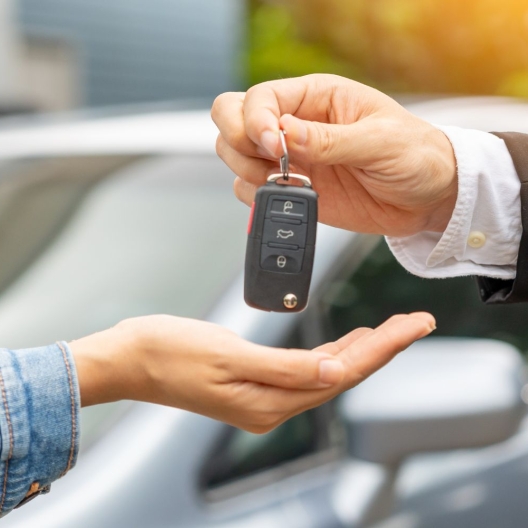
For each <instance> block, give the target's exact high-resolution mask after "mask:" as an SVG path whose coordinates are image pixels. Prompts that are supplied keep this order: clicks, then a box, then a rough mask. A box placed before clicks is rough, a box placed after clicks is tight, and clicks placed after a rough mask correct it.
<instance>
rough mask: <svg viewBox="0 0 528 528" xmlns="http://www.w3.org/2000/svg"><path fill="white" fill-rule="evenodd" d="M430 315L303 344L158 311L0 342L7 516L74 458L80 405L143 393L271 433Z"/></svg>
mask: <svg viewBox="0 0 528 528" xmlns="http://www.w3.org/2000/svg"><path fill="white" fill-rule="evenodd" d="M434 324H435V323H434V319H433V318H432V316H430V315H429V314H411V315H400V316H395V317H393V318H391V319H389V320H388V321H387V322H385V323H384V324H383V325H381V326H380V327H378V328H376V329H374V330H373V329H368V328H361V329H357V330H355V331H353V332H352V333H350V334H349V335H347V336H345V337H343V338H342V339H340V340H339V341H336V342H335V343H327V344H325V345H323V346H321V347H319V348H317V349H316V350H314V351H304V350H286V349H274V348H269V347H264V346H260V345H255V344H252V343H249V342H248V341H245V340H243V339H241V338H240V337H238V336H237V335H235V334H234V333H232V332H230V331H228V330H225V329H223V328H221V327H219V326H217V325H214V324H210V323H205V322H199V321H194V320H190V319H182V318H178V317H171V316H166V315H160V316H150V317H140V318H136V319H130V320H126V321H123V322H122V323H120V324H118V325H117V326H115V327H114V328H111V329H109V330H105V331H103V332H99V333H97V334H94V335H91V336H88V337H85V338H83V339H79V340H78V341H74V342H72V343H70V344H67V343H58V344H56V345H52V346H50V347H43V348H35V349H29V350H19V351H10V350H0V385H1V387H0V388H1V393H2V399H3V402H2V403H3V405H2V406H1V407H0V409H1V410H0V430H1V433H2V441H3V442H2V453H1V457H0V475H1V477H0V478H1V479H2V480H1V482H2V491H1V496H0V515H6V514H7V513H9V511H11V510H12V509H13V508H14V507H16V506H17V505H20V504H21V503H24V502H25V501H27V500H30V499H31V498H33V497H35V496H37V495H39V494H41V493H46V492H48V491H49V489H50V485H51V483H52V481H53V480H55V479H57V478H60V477H61V476H63V475H65V474H66V473H67V472H68V471H69V470H70V469H72V468H73V467H74V466H75V462H76V458H77V453H78V447H79V438H80V430H79V411H80V407H81V405H82V406H87V405H95V404H101V403H107V402H112V401H117V400H122V399H131V400H140V401H146V402H151V403H157V404H161V405H169V406H173V407H179V408H181V409H186V410H189V411H192V412H196V413H200V414H204V415H206V416H210V417H212V418H215V419H218V420H222V421H224V422H226V423H229V424H232V425H234V426H236V427H240V428H243V429H246V430H248V431H252V432H255V433H264V432H267V431H269V430H271V429H272V428H274V427H276V426H278V425H279V424H281V423H282V422H284V421H286V420H287V419H289V418H290V417H292V416H294V415H296V414H298V413H300V412H303V411H305V410H307V409H309V408H312V407H315V406H317V405H320V404H322V403H324V402H325V401H328V400H329V399H331V398H333V397H335V396H336V395H337V394H339V393H340V392H342V391H344V390H347V389H349V388H351V387H353V386H355V385H357V384H358V383H360V382H361V381H362V380H363V379H365V378H366V377H368V376H369V375H370V374H372V373H373V372H375V371H376V370H378V369H379V368H381V367H382V366H383V365H385V364H386V363H387V362H388V361H390V360H391V359H392V358H393V357H394V356H395V355H396V354H397V353H398V352H400V351H401V350H403V349H404V348H406V347H407V346H409V345H410V344H411V343H412V342H413V341H415V340H417V339H420V338H422V337H424V336H426V335H427V334H429V333H430V332H431V331H432V330H433V329H434Z"/></svg>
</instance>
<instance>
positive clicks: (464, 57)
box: [250, 0, 528, 97]
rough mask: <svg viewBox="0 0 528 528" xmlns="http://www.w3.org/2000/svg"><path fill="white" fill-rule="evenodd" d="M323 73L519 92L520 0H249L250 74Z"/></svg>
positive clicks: (525, 75) (391, 86)
mask: <svg viewBox="0 0 528 528" xmlns="http://www.w3.org/2000/svg"><path fill="white" fill-rule="evenodd" d="M323 71H324V72H331V73H338V74H341V75H346V76H349V77H352V78H355V79H357V80H360V81H363V82H367V83H369V84H373V85H375V86H378V87H380V88H381V89H383V90H386V91H393V92H394V91H399V92H414V93H416V92H426V93H465V94H482V93H485V94H502V95H516V96H524V97H528V3H527V2H526V0H500V1H499V0H465V1H461V0H276V1H275V2H269V1H265V0H252V9H251V45H250V80H251V81H252V82H257V81H260V80H263V79H265V78H273V77H277V76H279V75H298V74H302V73H308V72H323Z"/></svg>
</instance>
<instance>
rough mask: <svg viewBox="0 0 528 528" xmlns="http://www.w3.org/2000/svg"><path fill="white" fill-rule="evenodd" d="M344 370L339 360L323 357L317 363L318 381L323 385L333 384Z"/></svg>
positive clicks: (337, 381)
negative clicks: (323, 358)
mask: <svg viewBox="0 0 528 528" xmlns="http://www.w3.org/2000/svg"><path fill="white" fill-rule="evenodd" d="M344 373H345V371H344V368H343V364H342V363H341V361H337V360H335V359H325V360H323V361H321V363H319V381H320V382H321V383H322V384H324V385H335V384H336V383H339V382H340V381H341V380H342V379H343V375H344Z"/></svg>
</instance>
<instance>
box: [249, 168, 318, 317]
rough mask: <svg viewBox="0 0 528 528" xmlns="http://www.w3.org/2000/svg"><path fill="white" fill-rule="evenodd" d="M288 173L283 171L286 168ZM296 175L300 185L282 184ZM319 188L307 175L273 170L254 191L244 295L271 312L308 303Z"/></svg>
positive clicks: (293, 309) (294, 310)
mask: <svg viewBox="0 0 528 528" xmlns="http://www.w3.org/2000/svg"><path fill="white" fill-rule="evenodd" d="M286 174H287V173H286ZM290 178H295V179H296V180H300V181H302V182H303V184H304V185H303V187H298V186H294V185H282V184H279V183H277V182H278V180H280V179H290ZM317 198H318V196H317V193H316V192H315V191H314V190H313V189H312V185H311V182H310V179H309V178H307V177H306V176H300V175H296V174H287V178H285V174H284V173H283V174H274V175H272V176H270V177H269V178H268V182H267V184H266V185H264V186H263V187H261V188H260V189H259V190H258V191H257V194H256V197H255V202H254V203H253V207H252V209H251V215H250V220H249V226H248V241H247V249H246V267H245V280H244V299H245V301H246V303H247V304H248V305H249V306H252V307H253V308H258V309H260V310H266V311H272V312H300V311H302V310H303V309H304V308H305V307H306V305H307V303H308V292H309V290H310V282H311V279H312V267H313V260H314V255H315V239H316V231H317Z"/></svg>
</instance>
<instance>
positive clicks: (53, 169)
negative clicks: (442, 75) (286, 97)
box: [0, 98, 528, 528]
mask: <svg viewBox="0 0 528 528" xmlns="http://www.w3.org/2000/svg"><path fill="white" fill-rule="evenodd" d="M408 108H409V110H411V111H413V112H415V113H417V114H418V115H420V116H421V117H423V118H424V119H427V120H429V121H432V122H433V123H437V124H452V125H460V126H465V127H472V128H479V129H482V130H510V131H511V130H516V131H521V132H522V131H525V132H528V105H526V104H525V103H522V102H518V101H514V100H508V99H497V98H461V99H444V100H435V101H428V102H421V103H416V104H409V105H408ZM215 138H216V129H215V127H214V125H213V124H212V122H211V121H210V118H209V115H208V112H207V111H205V110H204V111H171V110H167V111H160V110H159V109H157V110H155V111H152V112H143V113H138V114H131V115H124V116H123V115H121V116H120V115H113V116H112V115H107V116H105V115H104V114H98V115H94V116H90V115H87V116H82V117H73V118H61V119H58V118H55V119H51V118H49V119H44V118H42V119H35V120H21V121H16V120H4V121H3V123H0V345H1V346H3V347H10V348H21V347H28V346H33V345H45V344H49V343H52V342H54V341H57V340H60V339H65V340H71V339H73V338H76V337H80V336H83V335H86V334H88V333H91V332H94V331H97V330H100V329H102V328H106V327H108V326H110V325H113V324H115V323H116V322H118V321H119V320H121V319H123V318H125V317H130V316H135V315H141V314H148V313H160V312H164V313H171V314H177V315H182V316H189V317H198V318H207V319H209V320H212V321H215V322H218V323H220V324H222V325H225V326H227V327H229V328H231V329H233V330H234V331H236V332H237V333H239V334H241V335H243V336H244V337H245V338H247V339H250V340H254V341H256V342H261V343H263V344H268V345H280V346H292V347H293V346H295V347H313V346H316V345H318V344H320V343H321V342H323V341H328V340H331V339H336V338H337V337H338V336H340V335H342V334H343V333H345V332H347V331H349V330H350V329H351V328H353V327H356V326H363V325H376V324H379V323H380V322H381V321H382V320H383V319H384V318H385V317H387V316H389V315H391V314H392V313H395V312H409V311H412V310H416V309H426V310H430V311H432V312H433V313H434V314H435V316H436V317H437V320H438V331H437V333H436V336H437V337H431V338H427V339H425V340H423V341H421V342H419V343H417V344H415V345H413V347H411V349H410V350H409V351H407V352H405V353H403V354H401V355H400V356H399V357H398V358H397V359H396V360H395V361H394V362H392V363H391V364H390V365H389V366H388V367H386V368H385V369H383V370H382V371H381V372H379V373H378V374H376V375H375V376H373V377H372V378H371V379H370V380H368V381H367V382H365V383H364V384H363V385H361V386H359V387H358V388H356V389H354V390H352V391H349V393H347V394H345V395H343V396H341V397H340V398H338V399H337V400H336V401H335V402H332V403H330V404H327V405H325V406H323V407H321V408H319V409H316V410H312V411H309V412H307V413H304V414H302V415H300V416H298V417H296V418H293V419H292V420H290V421H289V422H287V423H286V424H284V425H282V426H281V427H279V428H277V429H276V430H275V431H273V432H271V433H268V434H266V435H262V436H258V435H252V434H249V433H246V432H242V431H239V430H236V429H234V428H231V427H229V426H226V425H224V424H222V423H219V422H216V421H214V420H210V419H208V418H204V417H201V416H198V415H193V414H190V413H188V412H184V411H181V410H177V409H170V408H165V407H159V406H154V405H147V404H140V403H130V402H121V403H117V404H113V405H106V406H101V407H94V408H88V409H85V410H83V416H82V447H81V453H80V456H79V461H78V464H77V467H76V468H75V469H74V470H73V471H72V472H71V473H69V474H68V475H67V476H66V477H64V478H63V479H61V480H60V481H58V482H56V483H54V484H53V486H52V491H51V494H49V495H46V496H44V497H39V498H38V499H36V500H35V501H32V502H31V503H30V504H28V505H26V506H24V507H23V508H21V509H19V510H16V511H14V512H13V513H12V514H10V515H9V516H8V517H7V518H6V519H4V520H3V521H2V526H3V527H5V528H7V527H11V528H15V527H16V528H22V527H23V528H28V527H39V528H121V527H123V528H124V527H127V528H199V527H200V528H215V527H218V528H296V527H299V528H301V527H302V528H309V527H313V528H323V527H325V528H330V527H343V526H354V527H356V526H358V527H359V526H374V525H376V526H378V528H380V527H384V528H395V527H398V528H400V527H402V528H403V527H405V528H418V527H424V528H425V527H427V528H437V527H438V528H440V527H449V528H458V527H460V528H462V527H463V528H473V527H475V528H476V527H478V528H484V527H489V528H496V527H499V526H500V527H501V528H507V527H512V528H517V527H518V528H521V527H525V526H526V523H527V519H528V501H526V499H525V495H526V493H527V492H528V429H527V428H526V427H525V426H524V417H525V412H526V411H525V404H524V402H523V399H522V397H523V396H524V397H525V399H528V390H527V389H526V387H525V385H524V384H525V381H524V379H525V378H524V362H523V360H522V358H521V355H520V353H519V349H520V350H523V351H524V350H527V349H528V330H527V329H528V325H527V322H528V307H526V306H499V307H488V306H485V305H483V304H480V301H479V300H478V295H477V289H476V286H474V285H473V284H472V280H471V279H468V278H465V279H453V280H446V281H423V280H421V279H418V278H415V277H412V276H410V275H409V274H407V273H406V272H405V271H404V270H402V269H401V268H400V267H399V266H398V265H397V264H396V262H395V261H394V259H393V258H392V257H391V255H390V253H389V252H388V250H387V248H386V247H385V245H384V242H383V241H382V240H381V239H380V238H379V237H375V236H364V235H358V234H355V233H349V232H345V231H342V230H338V229H333V228H329V227H327V226H322V225H321V226H319V231H318V243H317V251H316V263H315V269H314V277H313V282H312V292H311V300H310V304H309V307H308V309H307V310H306V311H305V312H303V313H301V314H273V313H265V312H259V311H256V310H253V309H251V308H249V307H247V306H246V305H245V304H244V302H243V296H242V279H243V277H242V268H243V261H244V248H245V240H246V223H247V219H248V211H247V210H246V208H245V207H244V206H242V205H241V204H239V203H238V202H237V201H236V199H235V198H234V197H233V195H232V189H231V186H232V179H233V175H232V174H230V172H229V170H228V169H227V168H226V167H224V165H223V164H222V163H221V162H220V160H219V159H218V158H217V157H216V155H215V152H214V144H215Z"/></svg>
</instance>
